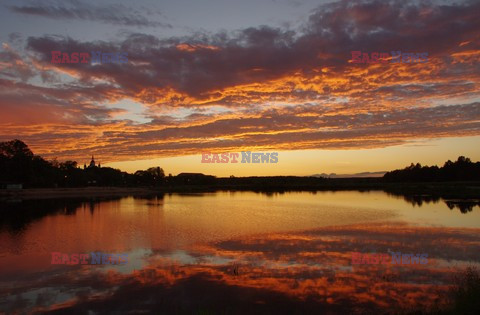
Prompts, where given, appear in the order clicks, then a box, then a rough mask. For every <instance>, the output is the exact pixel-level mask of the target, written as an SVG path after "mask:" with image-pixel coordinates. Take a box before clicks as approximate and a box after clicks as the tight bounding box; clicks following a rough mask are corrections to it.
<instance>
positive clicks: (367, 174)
mask: <svg viewBox="0 0 480 315" xmlns="http://www.w3.org/2000/svg"><path fill="white" fill-rule="evenodd" d="M385 173H386V171H381V172H362V173H355V174H335V173H331V174H326V173H322V174H314V175H310V177H324V178H365V177H382V176H383V175H385Z"/></svg>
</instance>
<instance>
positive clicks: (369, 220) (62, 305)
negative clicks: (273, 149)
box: [0, 191, 480, 314]
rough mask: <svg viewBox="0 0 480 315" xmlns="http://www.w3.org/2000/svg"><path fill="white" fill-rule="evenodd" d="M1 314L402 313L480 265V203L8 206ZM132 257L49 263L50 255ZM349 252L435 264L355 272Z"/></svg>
mask: <svg viewBox="0 0 480 315" xmlns="http://www.w3.org/2000/svg"><path fill="white" fill-rule="evenodd" d="M0 209H1V212H0V311H3V312H7V313H11V312H33V313H34V312H62V311H64V312H66V313H75V312H78V313H88V312H89V311H91V312H93V313H105V312H122V313H123V312H131V313H144V312H156V313H159V312H166V313H190V314H192V313H195V314H197V313H200V314H210V313H243V314H244V313H256V312H259V313H306V312H316V313H319V312H322V313H326V314H342V313H345V312H350V313H351V312H355V313H369V312H373V311H379V312H398V311H400V310H413V309H416V308H428V307H431V306H432V305H439V304H441V303H443V302H444V301H445V298H444V296H445V294H447V291H448V288H449V287H448V286H449V285H450V284H452V281H453V279H454V276H455V274H456V273H457V272H458V271H460V270H464V269H465V268H466V267H467V266H476V267H479V266H480V252H479V248H480V211H479V210H480V208H479V204H478V201H465V200H443V199H439V198H431V197H429V196H413V197H412V196H410V197H406V196H397V195H392V194H387V193H385V192H383V191H370V192H359V191H337V192H328V191H327V192H285V193H254V192H216V193H196V194H164V195H156V196H151V197H148V198H145V197H135V196H129V197H123V198H116V199H108V198H103V199H99V198H97V199H92V200H88V199H45V200H24V201H20V200H12V201H9V202H4V203H1V204H0ZM54 252H55V253H62V254H68V255H71V254H75V253H86V254H88V253H92V252H102V253H109V254H120V253H122V254H127V256H128V260H127V262H126V263H125V264H99V265H97V264H90V263H89V264H52V253H54ZM352 253H362V254H364V256H365V254H367V256H368V255H371V254H372V253H384V254H389V255H390V254H391V253H402V254H427V255H428V262H427V263H424V264H420V263H415V264H414V263H408V264H403V263H402V264H399V263H397V264H393V263H388V264H382V263H366V264H357V263H353V261H352Z"/></svg>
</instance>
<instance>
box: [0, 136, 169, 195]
mask: <svg viewBox="0 0 480 315" xmlns="http://www.w3.org/2000/svg"><path fill="white" fill-rule="evenodd" d="M164 181H165V173H164V171H163V169H162V168H160V167H151V168H149V169H147V170H139V171H136V172H135V173H134V174H130V173H127V172H122V171H120V170H118V169H114V168H111V167H98V166H94V167H88V168H83V169H82V168H79V167H78V163H77V162H76V161H65V162H58V161H57V160H56V159H53V160H51V161H47V160H45V159H44V158H42V157H41V156H39V155H35V154H33V152H32V151H31V150H30V148H29V147H28V146H27V145H26V144H25V143H24V142H23V141H20V140H12V141H7V142H0V182H1V183H19V184H23V186H24V187H83V186H91V185H94V186H157V185H162V184H163V183H164Z"/></svg>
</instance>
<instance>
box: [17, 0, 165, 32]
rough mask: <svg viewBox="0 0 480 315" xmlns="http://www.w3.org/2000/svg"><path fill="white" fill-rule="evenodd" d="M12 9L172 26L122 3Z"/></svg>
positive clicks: (68, 3) (38, 4)
mask: <svg viewBox="0 0 480 315" xmlns="http://www.w3.org/2000/svg"><path fill="white" fill-rule="evenodd" d="M10 10H12V11H13V12H16V13H20V14H26V15H35V16H41V17H46V18H52V19H69V20H71V19H76V20H87V21H98V22H103V23H110V24H116V25H125V26H151V27H168V28H171V27H172V26H171V25H170V24H168V23H162V22H157V21H151V20H148V19H147V18H146V17H145V16H144V15H142V13H140V12H138V11H135V10H132V9H131V8H128V7H126V6H124V5H122V4H111V5H94V4H89V3H85V2H80V1H77V0H69V1H56V2H47V3H45V2H35V3H34V4H32V5H23V6H11V7H10Z"/></svg>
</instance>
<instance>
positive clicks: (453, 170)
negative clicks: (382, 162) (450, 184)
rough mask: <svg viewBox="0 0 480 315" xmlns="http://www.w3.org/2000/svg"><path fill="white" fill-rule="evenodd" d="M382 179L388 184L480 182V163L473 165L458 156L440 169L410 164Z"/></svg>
mask: <svg viewBox="0 0 480 315" xmlns="http://www.w3.org/2000/svg"><path fill="white" fill-rule="evenodd" d="M383 178H384V179H385V180H386V181H390V182H420V181H424V182H430V181H433V182H436V181H473V180H480V162H476V163H474V162H472V161H471V160H470V159H469V158H466V157H464V156H460V157H458V159H457V160H456V161H455V162H452V161H450V160H448V161H447V162H445V164H444V165H443V166H442V167H438V166H436V165H435V166H422V165H421V164H420V163H417V164H413V163H412V164H410V166H408V167H406V168H404V169H401V170H395V171H391V172H387V173H386V174H385V175H384V176H383Z"/></svg>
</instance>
